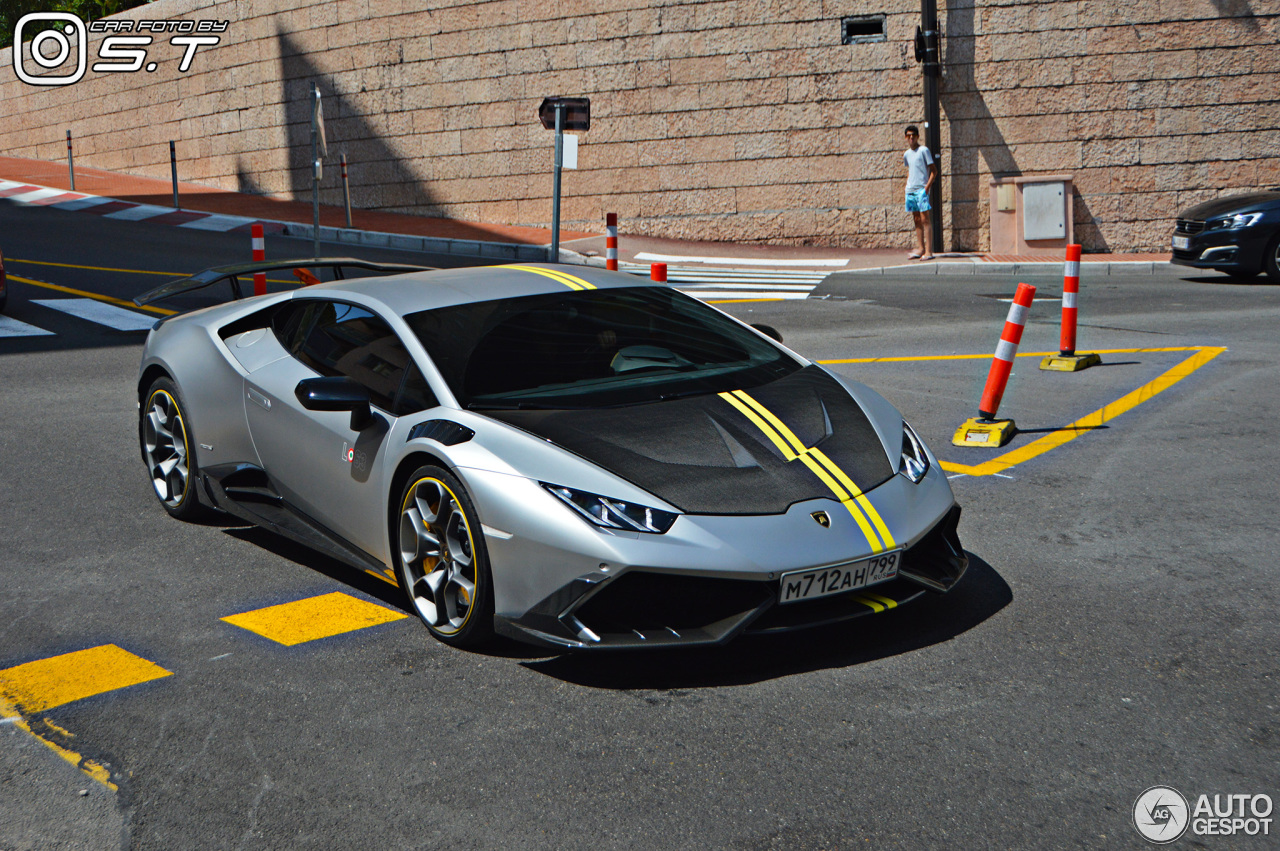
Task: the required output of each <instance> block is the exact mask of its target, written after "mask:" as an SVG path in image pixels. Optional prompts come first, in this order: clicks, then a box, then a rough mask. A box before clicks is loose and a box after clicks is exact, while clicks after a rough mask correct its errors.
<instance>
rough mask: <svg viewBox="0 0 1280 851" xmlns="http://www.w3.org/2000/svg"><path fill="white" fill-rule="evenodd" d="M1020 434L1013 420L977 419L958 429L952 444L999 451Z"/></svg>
mask: <svg viewBox="0 0 1280 851" xmlns="http://www.w3.org/2000/svg"><path fill="white" fill-rule="evenodd" d="M1017 433H1018V427H1017V426H1016V425H1014V424H1013V420H980V419H978V418H977V417H973V418H971V419H967V420H965V421H964V422H963V423H961V424H960V428H958V429H956V435H955V437H953V438H951V443H952V444H953V445H955V446H981V447H985V448H987V449H999V448H1000V447H1001V446H1004V445H1005V444H1006V443H1008V442H1009V441H1010V440H1013V436H1014V435H1015V434H1017Z"/></svg>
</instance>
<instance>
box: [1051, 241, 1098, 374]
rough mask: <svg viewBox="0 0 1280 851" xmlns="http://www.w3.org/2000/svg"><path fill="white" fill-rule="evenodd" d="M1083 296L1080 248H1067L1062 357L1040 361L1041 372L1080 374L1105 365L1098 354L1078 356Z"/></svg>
mask: <svg viewBox="0 0 1280 851" xmlns="http://www.w3.org/2000/svg"><path fill="white" fill-rule="evenodd" d="M1079 296H1080V246H1078V245H1068V246H1067V265H1066V269H1065V270H1064V272H1063V276H1062V334H1061V336H1060V339H1059V341H1058V352H1059V353H1058V354H1056V355H1049V356H1048V357H1047V358H1045V359H1044V360H1042V361H1041V362H1040V368H1041V369H1048V370H1053V371H1055V372H1078V371H1079V370H1082V369H1085V368H1087V367H1090V366H1095V365H1097V364H1100V363H1102V358H1100V357H1098V356H1097V355H1095V354H1087V355H1078V354H1076V317H1077V309H1076V300H1077V299H1078V298H1079Z"/></svg>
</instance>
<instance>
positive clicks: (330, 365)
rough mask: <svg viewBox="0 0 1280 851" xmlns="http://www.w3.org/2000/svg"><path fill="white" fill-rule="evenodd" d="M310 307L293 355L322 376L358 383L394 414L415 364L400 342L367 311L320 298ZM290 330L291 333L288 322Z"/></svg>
mask: <svg viewBox="0 0 1280 851" xmlns="http://www.w3.org/2000/svg"><path fill="white" fill-rule="evenodd" d="M308 302H309V304H308V308H307V310H306V315H305V316H303V317H302V318H301V319H300V320H299V324H298V327H297V328H296V329H295V335H296V340H297V342H296V346H294V347H290V351H291V352H292V353H293V355H294V356H295V357H296V358H297V359H298V360H300V361H302V362H303V363H305V364H306V365H307V366H309V367H311V368H312V369H314V370H315V371H316V372H318V373H320V374H321V375H345V376H347V377H348V378H352V379H355V380H356V381H358V382H359V383H360V384H361V385H363V386H364V387H366V388H367V389H368V390H369V397H370V400H371V401H372V402H373V404H375V405H377V406H378V407H379V408H382V409H383V410H384V411H391V410H393V409H394V405H393V400H394V399H395V397H396V394H397V392H398V391H399V390H400V385H401V383H402V382H403V381H404V377H405V371H406V370H407V369H408V368H409V367H410V366H411V365H412V360H411V359H410V357H409V352H408V351H407V350H406V349H405V347H404V344H402V343H401V342H400V338H399V337H397V336H396V334H395V332H394V331H392V330H391V328H390V327H389V326H388V325H387V323H385V322H383V321H382V320H381V319H379V318H378V317H377V316H375V315H374V314H372V313H370V312H369V311H367V310H365V309H364V308H362V307H356V306H355V305H352V304H344V303H342V302H333V301H321V300H318V299H317V300H315V301H311V300H308ZM301 303H302V302H300V304H301ZM284 329H285V331H286V332H287V331H288V330H289V324H288V320H286V323H285V325H284ZM277 333H279V332H277ZM281 342H282V343H283V342H284V341H283V340H282V341H281ZM286 345H287V344H286Z"/></svg>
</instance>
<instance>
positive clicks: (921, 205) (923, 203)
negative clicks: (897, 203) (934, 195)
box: [907, 189, 931, 213]
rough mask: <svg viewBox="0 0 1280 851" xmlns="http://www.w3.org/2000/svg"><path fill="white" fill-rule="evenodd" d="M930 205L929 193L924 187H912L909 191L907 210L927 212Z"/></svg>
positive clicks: (909, 211) (910, 211)
mask: <svg viewBox="0 0 1280 851" xmlns="http://www.w3.org/2000/svg"><path fill="white" fill-rule="evenodd" d="M930 209H931V208H930V207H929V193H928V192H927V191H926V190H924V189H911V190H908V191H907V212H908V213H927V212H929V210H930Z"/></svg>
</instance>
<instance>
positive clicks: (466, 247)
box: [279, 222, 551, 263]
mask: <svg viewBox="0 0 1280 851" xmlns="http://www.w3.org/2000/svg"><path fill="white" fill-rule="evenodd" d="M279 224H281V225H283V226H284V234H285V236H292V237H298V238H302V239H313V238H314V237H313V234H314V233H315V228H314V226H313V225H303V224H298V223H297V222H280V223H279ZM320 241H321V242H327V243H333V244H337V245H361V246H365V247H369V248H391V249H395V250H397V251H418V252H422V253H428V254H450V255H458V256H461V257H483V258H486V259H490V260H527V261H532V262H537V263H543V262H546V260H547V255H548V254H549V253H550V251H551V250H550V249H549V248H548V247H547V246H545V245H527V244H525V243H519V242H486V241H483V240H477V239H449V238H446V237H439V236H416V235H414V234H403V233H386V232H384V231H373V230H356V229H355V228H331V227H326V226H324V225H321V226H320Z"/></svg>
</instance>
